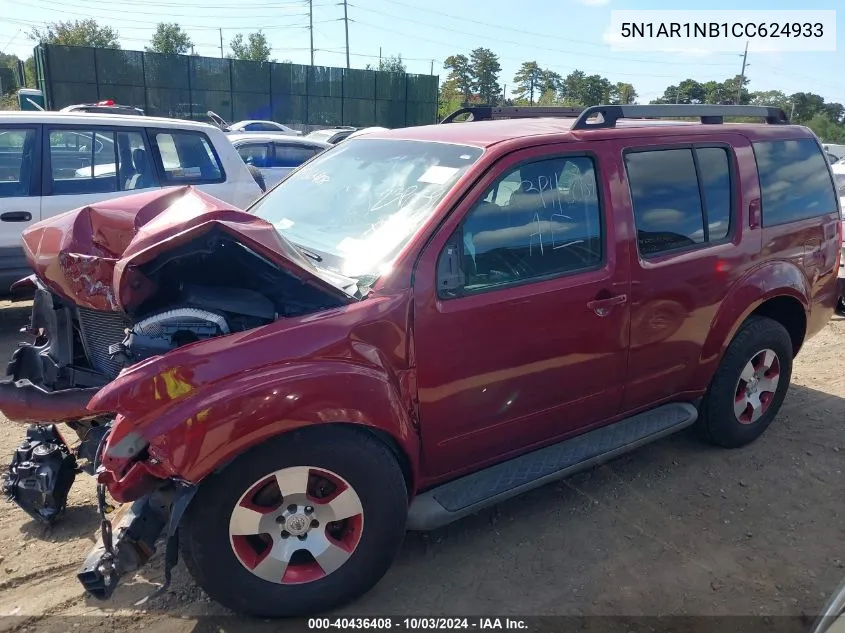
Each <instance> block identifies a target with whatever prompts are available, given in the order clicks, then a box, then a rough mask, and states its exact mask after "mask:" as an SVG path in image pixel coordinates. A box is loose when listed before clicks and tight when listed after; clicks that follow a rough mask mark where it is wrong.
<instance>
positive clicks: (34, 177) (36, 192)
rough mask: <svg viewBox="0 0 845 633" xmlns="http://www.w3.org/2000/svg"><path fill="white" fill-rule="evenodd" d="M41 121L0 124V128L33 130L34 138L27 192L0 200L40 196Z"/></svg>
mask: <svg viewBox="0 0 845 633" xmlns="http://www.w3.org/2000/svg"><path fill="white" fill-rule="evenodd" d="M43 125H44V124H43V123H3V124H2V125H0V130H4V131H5V130H8V131H12V130H32V131H34V132H35V139H33V143H34V144H33V150H34V152H33V153H34V156H33V158H32V173H31V174H30V175H29V192H28V193H27V194H25V195H23V196H11V197H8V198H6V197H2V198H0V200H14V199H17V198H34V197H40V196H41V191H42V189H43V187H42V171H43V168H42V163H43V159H42V157H43V155H44V151H43V147H42V145H41V136H42V134H43V130H42V127H43Z"/></svg>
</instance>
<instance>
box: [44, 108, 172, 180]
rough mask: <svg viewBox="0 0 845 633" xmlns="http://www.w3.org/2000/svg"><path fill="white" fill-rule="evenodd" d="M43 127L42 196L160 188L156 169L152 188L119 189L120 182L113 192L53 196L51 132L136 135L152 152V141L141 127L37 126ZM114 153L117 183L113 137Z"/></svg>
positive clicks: (115, 148) (115, 147) (68, 124)
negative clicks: (138, 135)
mask: <svg viewBox="0 0 845 633" xmlns="http://www.w3.org/2000/svg"><path fill="white" fill-rule="evenodd" d="M39 125H41V126H43V131H42V132H41V144H40V147H41V156H42V160H41V165H42V167H41V191H40V192H39V194H40V195H42V196H53V195H60V196H89V195H100V194H103V193H114V194H119V193H124V192H126V191H129V192H133V191H136V192H140V191H146V190H147V189H156V188H160V187H161V186H162V183H163V182H164V181H163V180H162V179H161V175H160V174H159V171H158V169H156V170H155V173H156V182H155V184H154V185H153V186H152V187H145V188H144V189H137V190H133V189H121V188H120V182H116V185H117V189H115V191H105V192H102V191H93V192H87V193H60V194H53V164H52V160H51V153H50V132H52V131H61V130H65V131H69V132H79V131H85V130H90V131H92V132H94V133H95V134H96V133H100V132H111V133H113V134H115V135H116V134H120V133H121V132H123V133H125V134H126V133H129V134H131V133H137V134H140V135H141V138H143V140H144V143H145V144H146V147H147V149H148V151H149V150H152V141H151V139H150V136H149V134H148V133H147V128H146V127H145V126H143V125H100V124H91V123H41V124H39ZM114 152H115V163H114V165H115V180H116V181H117V170H118V161H117V159H118V155H117V137H115V142H114ZM152 163H153V167H154V168H155V167H156V164H155V163H156V161H152Z"/></svg>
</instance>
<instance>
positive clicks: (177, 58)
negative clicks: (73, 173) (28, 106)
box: [36, 45, 438, 127]
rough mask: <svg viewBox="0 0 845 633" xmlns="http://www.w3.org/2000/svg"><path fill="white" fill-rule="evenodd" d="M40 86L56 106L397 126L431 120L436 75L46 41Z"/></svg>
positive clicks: (39, 56) (38, 54) (191, 116)
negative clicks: (108, 105) (110, 103)
mask: <svg viewBox="0 0 845 633" xmlns="http://www.w3.org/2000/svg"><path fill="white" fill-rule="evenodd" d="M36 59H37V60H38V69H39V86H41V87H42V90H44V92H45V97H46V99H47V104H48V105H49V107H50V108H51V109H54V110H58V109H60V108H62V107H64V106H67V105H71V104H74V103H86V102H93V101H99V100H102V99H113V100H114V101H115V102H116V103H121V104H126V105H133V106H136V107H140V108H143V109H144V110H145V111H146V112H147V114H149V115H153V116H165V117H174V118H184V119H196V120H207V115H206V113H207V112H208V111H209V110H212V111H214V112H216V113H217V114H218V115H220V116H221V117H223V118H224V119H226V120H229V121H239V120H243V119H271V120H274V121H279V122H281V123H292V124H304V125H353V126H357V127H367V126H373V125H378V126H383V127H403V126H407V125H424V124H428V123H434V122H435V120H436V113H437V93H438V78H437V77H433V76H429V75H406V74H403V73H388V72H380V71H372V70H357V69H345V68H331V67H327V66H303V65H299V64H287V63H260V62H251V61H245V60H232V59H227V58H217V57H198V56H191V55H162V54H159V53H147V52H141V51H124V50H112V49H93V48H86V47H68V46H52V45H44V46H39V47H38V48H37V49H36Z"/></svg>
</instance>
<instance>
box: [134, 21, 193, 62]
mask: <svg viewBox="0 0 845 633" xmlns="http://www.w3.org/2000/svg"><path fill="white" fill-rule="evenodd" d="M193 46H194V43H193V42H192V41H191V38H190V37H189V36H188V34H187V33H185V31H183V30H182V27H181V26H179V24H177V23H176V22H159V23H158V26H156V30H155V33H153V37H152V39H151V40H150V46H147V47H146V50H147V51H149V52H151V53H164V54H166V55H185V54H187V53H189V52H190V50H191V48H193Z"/></svg>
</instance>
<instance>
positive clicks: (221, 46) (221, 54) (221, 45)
mask: <svg viewBox="0 0 845 633" xmlns="http://www.w3.org/2000/svg"><path fill="white" fill-rule="evenodd" d="M218 30H219V31H220V58H221V59H223V29H218Z"/></svg>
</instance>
